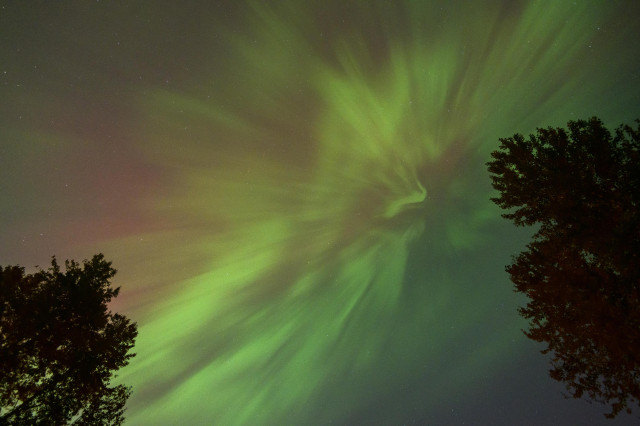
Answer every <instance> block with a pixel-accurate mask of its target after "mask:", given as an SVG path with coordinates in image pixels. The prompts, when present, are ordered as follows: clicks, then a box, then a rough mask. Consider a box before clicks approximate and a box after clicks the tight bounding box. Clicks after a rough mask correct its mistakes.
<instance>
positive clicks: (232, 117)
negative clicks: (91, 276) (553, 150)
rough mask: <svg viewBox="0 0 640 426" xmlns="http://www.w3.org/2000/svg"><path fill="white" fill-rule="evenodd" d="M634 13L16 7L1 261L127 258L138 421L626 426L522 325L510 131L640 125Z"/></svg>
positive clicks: (480, 7)
mask: <svg viewBox="0 0 640 426" xmlns="http://www.w3.org/2000/svg"><path fill="white" fill-rule="evenodd" d="M639 17H640V3H639V2H635V1H631V0H630V1H613V0H612V1H581V0H576V1H506V0H505V1H502V2H501V1H462V0H458V1H427V0H423V1H408V0H407V1H382V0H380V1H371V0H367V1H365V0H362V1H357V0H356V1H352V0H340V1H333V0H321V1H312V0H309V1H303V0H299V1H253V2H251V1H239V0H238V1H220V0H216V1H210V2H188V1H164V0H163V1H148V2H142V1H140V2H134V1H131V2H124V1H122V2H115V1H114V2H108V1H97V2H96V1H92V2H90V1H82V2H80V1H41V2H38V1H25V2H20V1H14V2H9V1H0V241H1V244H0V264H2V265H8V264H20V265H22V266H25V267H27V270H28V271H33V270H34V267H35V266H36V265H41V266H43V267H46V266H47V265H48V263H49V260H50V257H51V255H54V254H55V255H56V256H57V257H58V259H66V258H73V259H76V260H82V259H85V258H90V257H91V256H92V255H93V254H95V253H99V252H102V253H104V254H105V256H106V258H107V259H109V260H112V261H113V265H114V267H115V268H116V269H118V274H117V276H116V278H115V284H116V285H119V286H121V287H122V291H121V293H120V296H119V297H118V299H117V300H116V301H115V303H114V304H113V306H112V309H113V310H114V311H118V312H121V313H124V314H126V315H127V316H129V317H130V318H131V319H132V320H134V321H137V322H138V325H139V332H140V334H139V337H138V340H137V344H136V347H135V352H136V353H137V354H138V355H137V357H136V358H134V359H133V361H132V363H131V365H130V366H128V367H126V368H125V369H123V370H121V371H120V372H119V373H120V375H119V378H118V380H122V382H124V383H126V384H128V385H132V386H133V395H132V396H131V398H130V399H129V402H128V404H127V406H128V410H127V412H126V416H127V419H128V422H127V424H132V425H177V424H220V425H236V424H247V425H262V424H264V425H277V424H292V425H302V424H336V425H344V424H349V425H355V424H394V425H402V424H434V425H447V424H451V425H458V424H473V425H478V424H479V425H514V424H519V425H527V424H530V425H535V424H567V425H578V424H594V425H599V424H602V425H622V424H630V423H632V421H637V418H635V417H630V416H627V415H626V414H624V413H623V414H621V415H620V417H619V419H618V420H616V421H607V420H605V418H604V417H603V414H604V413H605V412H606V411H607V410H606V407H602V406H599V405H590V404H588V403H587V402H585V401H583V400H566V399H564V398H563V396H562V393H561V392H562V391H563V387H562V385H561V384H558V383H556V382H554V381H553V380H552V379H550V378H549V377H548V374H547V370H548V367H549V366H548V361H549V358H548V357H547V356H544V355H541V354H540V353H539V350H540V349H543V346H542V345H539V344H536V343H534V342H531V341H529V340H528V339H527V338H526V337H525V336H524V335H523V334H522V332H521V329H522V328H524V327H526V324H525V323H524V321H523V320H522V319H521V318H520V317H519V315H518V312H517V308H518V306H521V305H522V304H524V303H525V299H524V298H523V297H522V296H520V295H518V294H516V293H514V292H513V290H512V288H513V287H512V284H511V283H510V281H509V279H508V276H507V274H506V272H504V266H505V265H507V264H508V263H510V261H511V256H512V255H514V254H517V253H518V252H519V251H520V250H522V249H524V248H525V244H526V243H527V242H528V240H529V238H530V236H531V234H532V230H530V229H522V228H515V227H514V226H513V225H512V224H511V223H510V222H509V221H507V220H505V219H502V218H501V217H500V213H501V212H500V210H499V209H498V208H497V207H496V206H494V205H493V204H492V203H491V201H490V200H489V198H490V197H491V196H495V195H496V193H494V192H493V190H492V188H491V185H490V180H489V176H488V173H487V171H486V166H485V163H486V162H487V161H489V153H490V152H491V151H492V150H494V149H497V147H498V143H499V142H498V138H500V137H508V136H511V135H513V134H514V133H516V132H517V133H523V134H528V133H531V132H533V131H534V130H535V128H536V127H546V126H563V125H565V124H566V122H567V121H568V120H572V119H578V118H588V117H591V116H594V115H595V116H598V117H600V118H601V119H602V120H603V121H604V123H605V125H607V126H608V127H611V128H613V127H616V126H617V125H619V124H621V123H623V122H624V123H631V122H632V120H633V119H635V118H637V117H640V55H639V53H640V44H639V42H638V40H640V19H638V18H639Z"/></svg>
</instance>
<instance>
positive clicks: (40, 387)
mask: <svg viewBox="0 0 640 426" xmlns="http://www.w3.org/2000/svg"><path fill="white" fill-rule="evenodd" d="M115 273H116V270H115V269H113V268H112V267H111V262H107V261H106V260H105V259H104V256H103V255H102V254H98V255H95V256H94V257H93V258H92V259H91V260H85V261H84V262H83V264H82V266H81V265H80V264H78V263H77V262H74V261H66V262H65V271H64V272H63V271H61V269H60V266H59V265H58V263H57V261H56V259H55V257H54V258H53V259H52V261H51V267H50V268H49V269H48V270H39V271H38V272H36V273H34V274H26V275H25V270H24V268H22V267H19V266H7V267H2V266H0V337H1V340H0V372H1V373H0V374H1V376H0V424H16V425H38V424H43V425H50V424H69V423H71V424H90V425H93V424H96V425H103V424H121V423H122V422H123V420H124V417H123V413H124V406H125V403H126V400H127V398H128V397H129V395H130V393H131V388H129V387H126V386H124V385H117V386H112V385H111V383H110V381H111V377H112V375H113V373H114V372H115V371H117V370H118V369H119V368H121V367H123V366H125V365H127V364H128V363H129V359H130V358H131V357H133V356H134V355H135V354H133V353H129V351H130V349H131V348H133V346H134V343H135V338H136V336H137V333H138V331H137V325H136V324H135V323H132V322H131V321H130V320H129V319H128V318H126V317H125V316H123V315H120V314H117V313H112V312H111V311H110V310H109V309H108V306H107V304H108V303H109V302H110V301H111V299H112V298H114V297H116V296H117V295H118V292H119V291H120V288H119V287H118V288H112V287H111V279H112V278H113V276H114V275H115Z"/></svg>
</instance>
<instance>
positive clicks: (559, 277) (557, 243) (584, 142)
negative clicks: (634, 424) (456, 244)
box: [487, 117, 640, 417]
mask: <svg viewBox="0 0 640 426" xmlns="http://www.w3.org/2000/svg"><path fill="white" fill-rule="evenodd" d="M636 121H637V124H638V126H637V128H633V127H631V126H629V125H621V126H619V127H618V128H617V129H616V130H615V132H614V133H613V134H612V133H611V132H610V131H609V130H607V128H605V127H604V125H603V123H602V122H601V121H600V120H599V119H598V118H596V117H593V118H591V119H589V120H578V121H570V122H569V123H568V124H567V127H568V130H565V129H563V128H551V127H549V128H544V129H543V128H540V129H537V133H536V134H532V135H530V136H529V137H528V138H525V137H524V136H522V135H520V134H515V135H514V136H512V137H509V138H504V139H500V143H501V144H500V148H499V149H498V150H497V151H494V152H493V153H492V154H491V156H492V161H490V162H489V163H487V166H488V169H489V172H490V173H491V179H492V184H493V187H494V188H495V189H496V190H498V191H499V193H500V195H499V197H495V198H492V201H493V202H495V203H496V204H497V205H498V206H500V207H501V208H503V209H505V210H507V212H506V213H504V214H503V217H505V218H507V219H511V220H513V222H514V223H515V224H516V225H517V226H534V227H535V228H534V229H536V232H535V234H534V236H533V239H532V242H531V243H530V244H528V245H527V250H526V251H524V252H522V253H520V254H519V255H518V256H517V257H515V258H514V259H513V263H512V264H511V265H509V266H507V267H506V270H507V272H508V273H509V275H510V277H511V280H512V281H513V283H514V284H515V289H516V291H518V292H521V293H524V294H525V295H526V296H528V299H529V301H528V303H527V305H526V307H522V308H520V313H521V315H522V316H523V317H524V318H525V319H527V320H528V321H529V330H527V331H525V334H526V335H527V336H528V337H529V338H531V339H533V340H535V341H538V342H544V343H545V344H546V349H545V350H544V351H543V353H551V354H552V360H551V371H550V374H551V377H552V378H554V379H556V380H558V381H561V382H564V384H565V386H566V388H567V390H568V392H569V394H570V395H571V396H572V397H575V398H580V397H583V396H586V397H589V398H590V399H592V400H595V401H599V402H602V403H604V404H606V405H608V406H609V407H610V409H611V410H610V412H609V413H608V414H607V417H615V416H616V415H618V414H619V413H620V412H621V411H622V410H626V411H627V412H631V411H632V410H631V407H632V405H634V404H633V402H634V401H635V403H636V404H635V405H638V404H640V303H639V302H640V258H639V254H640V208H639V207H640V204H639V203H640V121H638V120H636Z"/></svg>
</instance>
